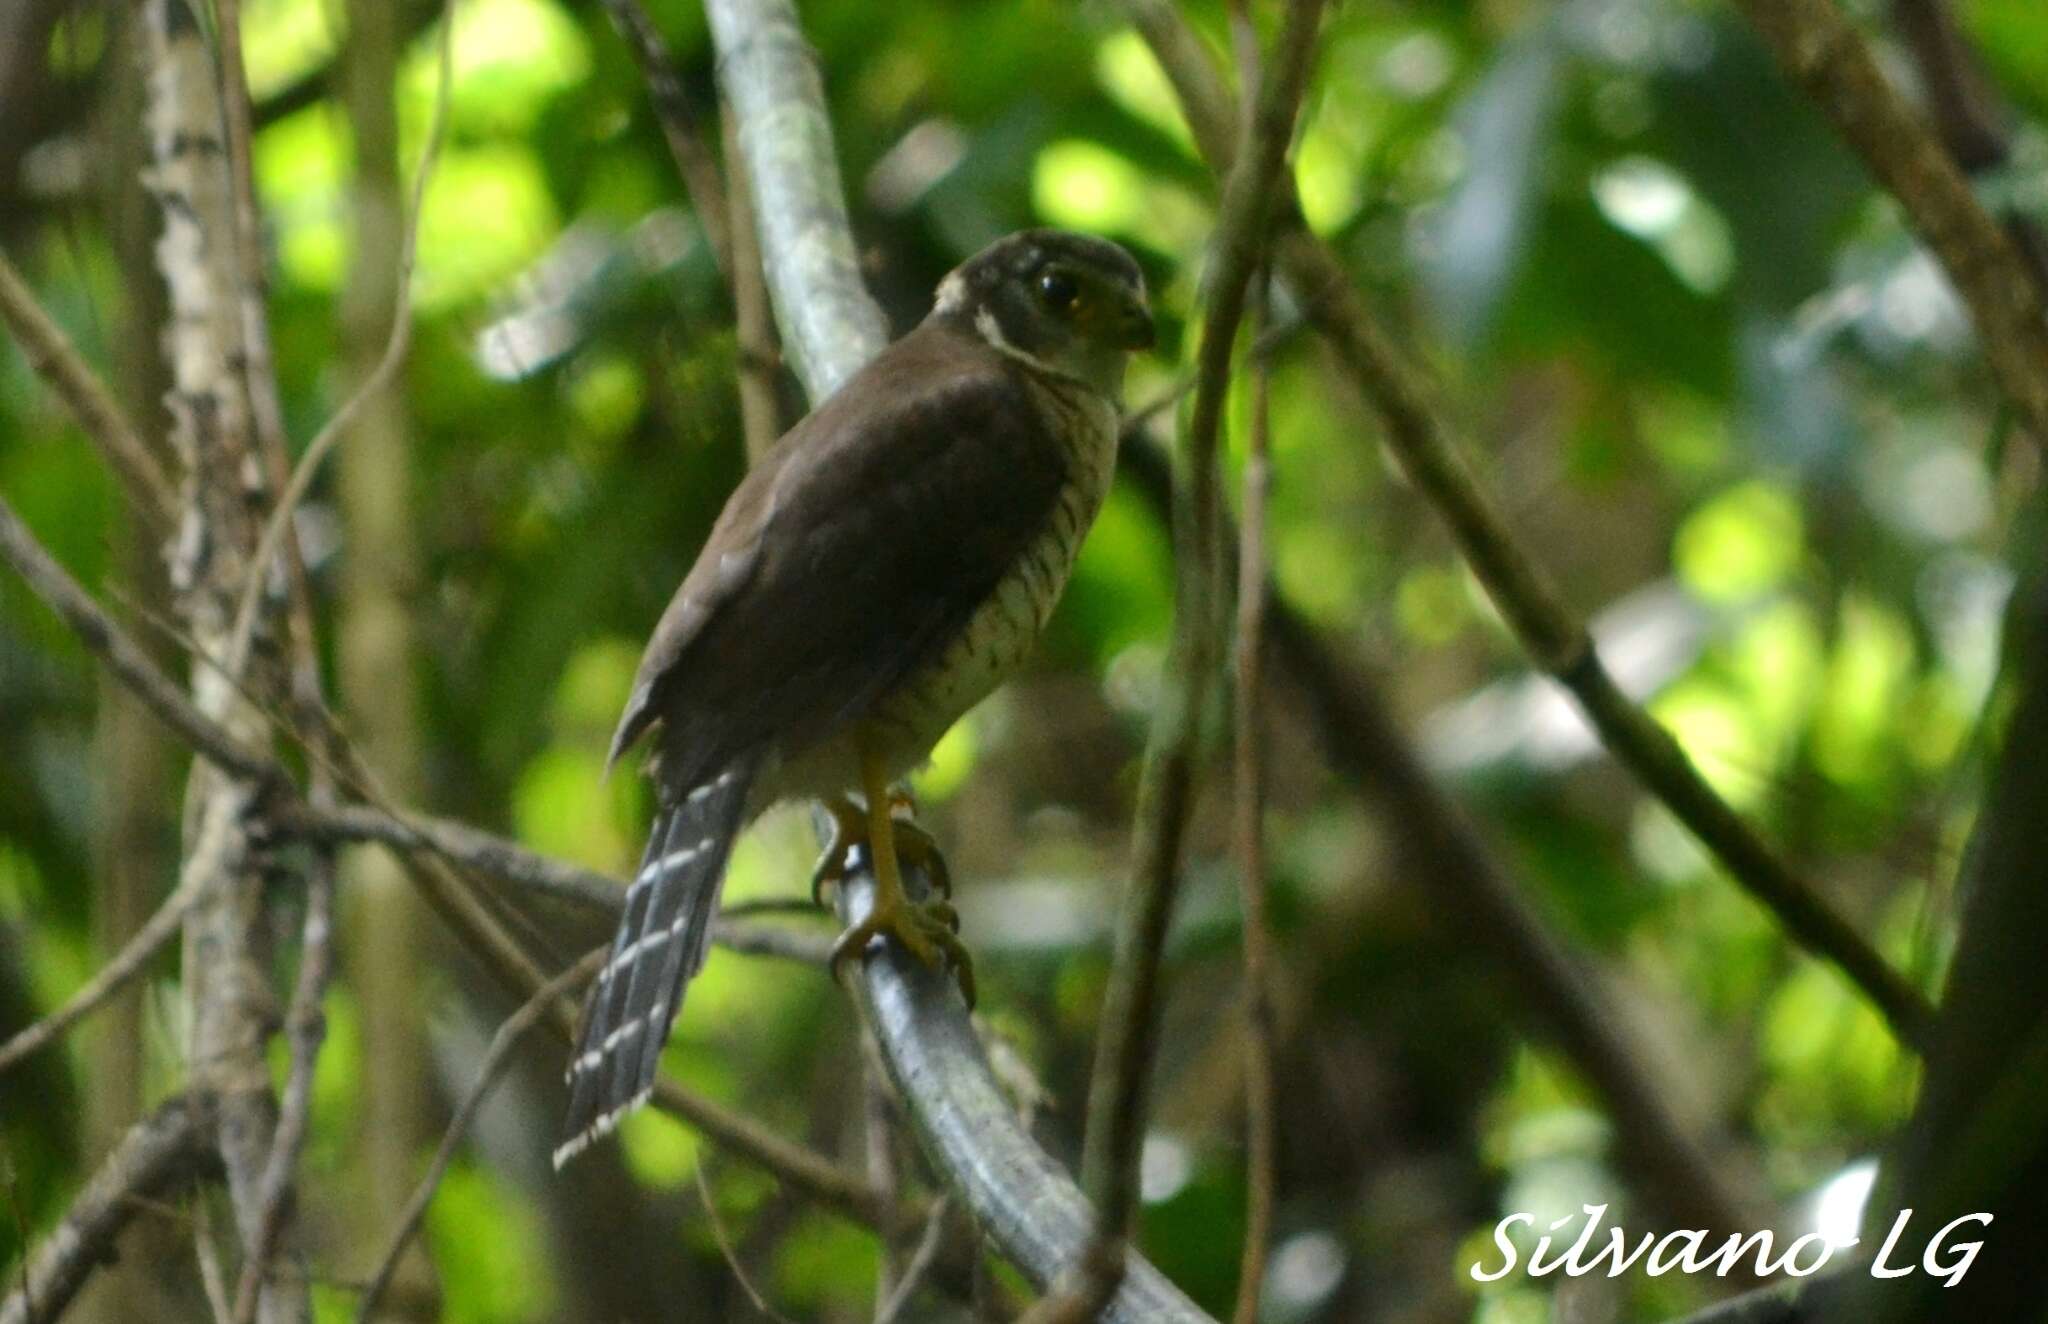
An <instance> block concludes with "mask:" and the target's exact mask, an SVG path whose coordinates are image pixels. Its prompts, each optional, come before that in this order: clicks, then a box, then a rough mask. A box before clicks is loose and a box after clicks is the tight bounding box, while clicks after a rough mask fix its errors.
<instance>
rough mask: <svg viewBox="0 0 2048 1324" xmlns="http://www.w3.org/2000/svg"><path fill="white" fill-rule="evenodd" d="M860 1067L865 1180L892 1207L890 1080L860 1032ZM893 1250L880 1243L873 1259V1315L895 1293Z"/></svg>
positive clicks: (897, 1187)
mask: <svg viewBox="0 0 2048 1324" xmlns="http://www.w3.org/2000/svg"><path fill="white" fill-rule="evenodd" d="M861 1037H862V1040H863V1042H862V1045H861V1048H862V1052H861V1067H860V1096H861V1144H862V1147H863V1148H864V1149H865V1151H866V1158H867V1173H868V1180H869V1181H871V1182H873V1183H874V1186H875V1189H876V1190H878V1191H880V1192H882V1194H883V1195H884V1196H886V1197H887V1198H888V1199H889V1200H890V1201H891V1202H892V1203H893V1202H894V1201H895V1200H896V1198H897V1196H898V1194H899V1193H900V1191H901V1190H902V1180H901V1174H899V1173H898V1172H897V1170H896V1129H895V1127H894V1126H893V1125H892V1124H891V1119H890V1116H889V1111H890V1110H889V1077H888V1071H887V1069H886V1068H884V1067H883V1066H882V1064H881V1061H880V1054H879V1053H878V1051H877V1050H875V1049H874V1047H873V1045H872V1044H871V1043H869V1042H867V1040H868V1036H867V1034H866V1032H865V1029H863V1032H862V1036H861ZM895 1276H896V1247H895V1246H893V1245H892V1244H891V1243H890V1241H889V1239H888V1238H887V1237H884V1238H883V1239H882V1244H881V1246H880V1248H879V1253H878V1254H877V1255H876V1256H875V1312H876V1314H877V1316H879V1315H880V1313H881V1309H882V1306H883V1304H884V1303H885V1302H887V1301H888V1299H889V1297H890V1296H891V1295H892V1294H893V1293H894V1291H895Z"/></svg>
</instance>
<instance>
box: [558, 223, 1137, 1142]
mask: <svg viewBox="0 0 2048 1324" xmlns="http://www.w3.org/2000/svg"><path fill="white" fill-rule="evenodd" d="M1152 337H1153V328H1152V316H1151V312H1150V309H1149V308H1148V306H1147V304H1146V299H1145V282H1144V276H1143V274H1142V273H1141V272H1140V271H1139V269H1138V264H1137V263H1136V262H1135V261H1133V260H1132V258H1131V256H1130V254H1128V253H1126V252H1125V251H1124V250H1123V249H1122V248H1119V247H1118V246H1117V245H1115V244H1112V243H1108V242H1106V241H1104V240H1101V239H1094V238H1090V237H1087V236H1084V235H1076V234H1068V233H1064V232H1061V231H1055V230H1028V231H1024V232H1022V233H1019V234H1014V235H1011V236H1009V237H1008V238H1006V239H1001V240H998V241H997V242H995V243H994V244H991V245H990V246H989V247H987V248H985V249H983V250H982V251H981V252H980V253H977V254H976V255H975V256H974V257H972V258H970V259H968V260H967V261H966V262H965V263H963V264H961V265H960V266H959V267H958V268H957V269H955V270H954V271H953V272H952V274H950V275H948V276H947V277H946V278H945V280H944V281H942V282H941V283H940V285H939V288H938V293H937V296H936V299H935V301H934V303H933V307H932V310H931V313H930V315H929V316H927V317H926V318H925V319H924V321H923V322H922V323H920V324H919V325H918V327H917V328H916V329H915V330H913V331H912V332H910V334H909V335H906V336H905V337H903V338H902V339H901V340H899V341H897V342H896V343H894V344H893V345H891V346H889V347H888V348H887V349H886V350H884V351H882V353H881V354H879V355H878V356H876V358H875V359H874V360H873V361H872V362H870V363H869V364H868V365H867V366H866V367H865V368H863V369H862V370H861V371H860V372H859V373H858V374H856V375H855V376H854V377H853V378H852V379H851V380H850V381H848V382H847V383H846V384H845V385H844V386H843V387H842V388H841V389H840V390H839V391H837V392H836V393H834V394H833V395H832V396H831V397H830V398H829V399H827V400H826V401H825V402H824V403H823V404H821V405H820V406H819V407H818V408H817V410H816V411H815V412H813V413H812V414H811V415H810V416H809V417H808V418H806V419H804V420H803V421H802V422H801V423H799V424H797V425H796V426H795V427H794V428H792V429H790V431H789V432H788V433H787V434H785V435H784V436H783V437H782V439H781V440H780V441H778V442H777V443H776V444H775V445H774V446H773V447H772V448H770V450H769V451H768V452H767V454H766V455H764V456H763V457H762V459H761V461H760V463H759V464H757V465H755V466H754V468H753V469H752V470H751V471H750V472H749V473H748V474H747V476H746V478H745V480H744V481H743V482H741V483H740V485H739V487H738V488H737V489H736V490H735V491H734V492H733V494H732V497H731V499H730V500H728V501H727V502H726V504H725V509H724V511H723V512H722V513H721V514H720V515H719V517H718V521H717V523H716V524H715V525H714V526H713V527H712V531H711V536H710V538H709V539H708V540H707V541H706V542H705V544H704V548H703V550H702V551H701V552H699V553H698V555H697V561H696V564H695V565H694V566H692V567H691V569H690V573H689V575H688V576H687V577H686V578H685V579H684V580H683V585H682V587H681V588H680V589H678V590H677V591H676V595H675V597H674V599H673V600H672V601H671V602H670V603H669V605H668V610H667V611H665V612H664V613H663V614H662V618H661V622H660V624H659V625H657V626H656V627H655V631H654V637H653V638H652V639H651V640H650V641H649V642H648V645H647V652H646V655H645V656H644V657H643V658H642V659H641V662H640V671H639V674H638V676H636V677H635V679H634V683H633V690H632V694H631V696H630V697H629V698H628V700H627V702H626V710H625V715H624V716H623V717H622V718H621V719H620V721H619V728H618V733H617V735H616V736H615V737H614V738H613V740H612V749H611V760H612V761H613V762H616V761H617V759H618V758H619V756H620V755H621V754H622V753H624V752H625V750H626V749H627V748H629V747H630V746H632V745H633V744H634V743H635V742H636V741H637V740H639V739H640V737H641V736H643V735H645V734H647V733H648V732H649V731H653V732H654V733H655V735H654V755H653V758H652V759H651V760H650V764H649V773H650V776H652V778H653V780H654V784H655V787H656V800H657V810H656V813H655V817H654V824H653V828H652V831H651V833H650V835H649V837H648V841H647V852H646V855H645V857H644V858H643V859H642V861H641V865H640V872H639V874H638V875H637V876H636V877H635V878H634V880H633V883H632V885H631V886H630V887H629V888H627V890H626V899H625V916H624V918H623V919H622V920H621V921H620V923H619V929H618V934H617V936H616V937H615V938H614V939H613V941H612V949H611V956H610V959H609V960H608V961H607V962H606V964H605V967H604V969H603V971H602V972H601V973H600V974H599V975H598V977H597V980H596V982H595V984H594V985H593V986H592V988H591V991H590V998H589V1001H588V1003H587V1004H586V1007H585V1010H584V1015H583V1024H582V1030H581V1033H580V1035H579V1042H578V1045H577V1049H576V1055H575V1057H574V1058H572V1059H571V1061H570V1065H569V1072H568V1079H569V1111H568V1119H567V1124H566V1127H565V1138H564V1140H563V1142H562V1144H561V1146H560V1147H559V1148H558V1149H557V1150H556V1151H555V1156H554V1157H555V1164H556V1166H557V1167H559V1166H560V1165H561V1164H562V1163H563V1162H565V1161H566V1160H568V1159H569V1158H571V1157H572V1156H574V1155H575V1154H576V1153H577V1152H578V1151H579V1150H581V1149H582V1148H583V1147H584V1146H585V1145H587V1144H589V1143H590V1142H591V1141H592V1140H593V1139H595V1138H596V1137H598V1136H601V1135H603V1134H605V1133H606V1132H607V1131H610V1130H611V1129H612V1128H613V1127H615V1126H616V1125H617V1124H618V1122H619V1119H620V1118H621V1117H623V1116H625V1115H626V1114H627V1113H629V1112H631V1111H632V1110H633V1109H634V1108H636V1107H638V1106H639V1105H640V1104H641V1103H643V1102H645V1100H646V1099H647V1096H648V1094H649V1092H650V1091H651V1089H652V1087H653V1084H654V1076H655V1070H656V1066H657V1064H658V1062H659V1059H660V1056H661V1050H662V1047H663V1045H664V1044H665V1043H666V1042H667V1040H668V1032H669V1027H670V1025H671V1024H672V1023H673V1022H674V1020H675V1015H676V1011H677V1008H678V1005H679V1004H680V1002H681V1000H682V993H683V986H684V984H685V982H686V981H687V980H688V979H689V978H690V976H692V975H694V974H695V973H696V972H697V970H698V969H699V968H700V967H701V966H702V965H703V964H704V957H705V951H706V948H707V946H708V944H709V939H710V931H711V921H712V917H713V915H714V914H715V913H716V911H717V908H718V893H719V884H720V882H721V880H722V879H723V877H724V873H725V864H726V857H727V855H728V854H729V853H730V851H731V848H732V843H733V839H734V837H736V836H737V835H738V834H739V832H740V830H741V829H742V828H743V827H745V825H746V824H747V823H748V822H750V821H751V820H752V819H753V818H754V817H755V816H756V815H758V814H759V813H761V812H762V811H763V810H765V809H767V808H768V807H769V806H771V805H774V804H777V803H779V802H782V801H786V800H792V799H803V798H815V799H818V800H821V801H822V802H823V803H824V804H825V805H826V807H827V808H828V809H830V810H831V813H832V817H833V819H834V821H835V823H836V824H837V827H838V831H837V833H836V834H835V838H834V841H833V843H832V844H831V845H830V846H828V847H827V848H826V854H825V858H824V859H822V860H821V861H820V862H819V873H818V876H817V879H815V880H814V882H817V881H822V880H828V879H831V878H834V877H837V876H838V875H840V874H842V873H843V872H844V870H845V868H846V867H847V855H848V853H849V852H850V851H852V850H853V849H855V848H856V847H860V848H863V849H866V850H869V851H871V852H872V857H873V863H874V873H875V879H876V892H875V903H874V908H873V910H872V911H871V913H870V914H869V916H868V918H867V919H865V920H864V921H863V922H861V923H860V924H858V925H855V926H854V927H853V928H851V929H849V930H847V932H846V933H845V934H843V935H842V936H841V937H840V939H839V942H838V944H837V945H836V946H835V947H834V949H833V963H834V965H835V966H837V964H838V963H839V961H840V959H841V958H842V957H847V956H853V955H858V954H861V953H864V952H866V951H867V950H868V947H869V944H870V942H871V940H873V939H875V938H877V937H880V936H883V935H886V936H888V937H891V938H894V939H895V940H896V941H898V942H900V943H901V944H903V946H904V947H905V948H907V949H908V950H909V951H911V952H912V953H914V954H915V955H916V956H918V957H919V958H920V959H922V960H923V961H925V962H926V963H927V964H936V963H938V962H939V961H941V960H950V961H952V962H953V964H954V966H955V969H956V971H957V972H958V973H959V974H960V976H961V982H962V987H963V990H964V991H967V992H968V993H969V994H970V996H971V993H972V984H971V982H970V977H969V974H968V966H967V958H966V952H965V950H964V949H963V948H962V947H961V945H960V943H959V940H958V939H957V938H956V937H955V936H954V928H955V927H956V925H957V920H956V919H955V917H954V915H953V912H952V909H951V907H950V906H948V905H946V904H945V902H944V901H942V900H933V901H927V902H913V901H912V900H911V899H910V898H909V897H908V896H907V895H906V894H905V892H904V890H903V883H902V878H901V874H900V872H899V869H900V865H899V853H900V854H902V855H905V856H912V855H914V856H916V857H917V858H919V859H920V860H921V861H922V862H925V863H935V862H936V854H935V851H934V848H933V846H932V843H931V840H930V838H929V837H927V836H925V835H924V834H923V833H922V832H921V831H919V830H917V829H916V828H914V827H912V826H911V825H910V824H908V823H905V822H902V821H900V820H898V819H897V818H896V817H895V815H894V814H893V812H892V806H891V794H892V793H891V790H890V787H891V785H892V783H894V782H895V781H896V780H897V779H898V778H900V777H902V776H903V775H905V774H906V773H908V772H909V771H911V770H912V769H913V768H915V767H917V766H918V765H919V764H921V763H923V762H924V760H925V759H926V758H927V757H929V755H930V753H931V749H932V746H933V745H934V744H936V743H937V741H938V739H939V737H940V736H942V735H944V734H945V732H946V729H947V728H948V727H950V726H951V725H952V724H953V723H954V721H955V720H957V719H958V718H959V717H960V716H961V715H962V714H963V713H965V712H966V711H967V710H968V709H969V708H971V707H973V706H974V705H975V704H976V703H977V702H979V701H980V700H981V699H982V698H983V697H984V696H986V695H987V694H988V693H989V692H990V691H991V690H993V689H995V688H996V686H997V685H999V684H1001V683H1002V681H1003V680H1004V679H1005V678H1006V677H1008V676H1009V675H1011V674H1012V673H1013V672H1015V671H1016V670H1017V667H1018V665H1019V664H1020V663H1021V662H1022V661H1023V660H1024V657H1025V655H1026V654H1027V653H1028V652H1029V650H1030V648H1031V646H1032V643H1033V642H1034V640H1035V639H1036V638H1037V636H1038V633H1039V631H1040V629H1041V628H1042V627H1043V626H1044V624H1045V621H1046V618H1047V617H1048V616H1050V615H1051V614H1052V609H1053V604H1054V603H1055V602H1056V601H1057V600H1058V599H1059V595H1060V591H1061V589H1062V588H1064V587H1065V584H1066V580H1067V574H1068V571H1069V570H1070V569H1071V568H1072V567H1073V564H1074V557H1075V554H1076V553H1077V552H1078V551H1079V550H1080V546H1081V539H1082V536H1083V535H1084V534H1085V533H1086V532H1087V530H1088V526H1089V524H1090V523H1091V522H1093V520H1094V518H1095V513H1096V511H1097V510H1098V509H1099V508H1100V506H1101V504H1102V499H1103V495H1104V493H1105V492H1106V491H1107V490H1108V488H1109V480H1110V474H1111V470H1112V469H1113V468H1114V466H1115V460H1116V437H1117V415H1118V404H1119V398H1120V396H1121V395H1122V390H1123V376H1124V366H1125V363H1126V361H1127V359H1128V358H1129V355H1130V353H1131V352H1132V351H1134V350H1139V349H1145V348H1149V347H1150V346H1151V344H1152ZM856 797H857V799H856Z"/></svg>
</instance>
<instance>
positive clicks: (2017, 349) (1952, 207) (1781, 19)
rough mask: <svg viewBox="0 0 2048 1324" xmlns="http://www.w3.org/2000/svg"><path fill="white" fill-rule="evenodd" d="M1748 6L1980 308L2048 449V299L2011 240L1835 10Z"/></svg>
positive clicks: (1996, 369) (2000, 368) (2017, 400)
mask: <svg viewBox="0 0 2048 1324" xmlns="http://www.w3.org/2000/svg"><path fill="white" fill-rule="evenodd" d="M1739 3H1740V5H1741V8H1742V11H1743V12H1744V13H1745V14H1747V15H1749V21H1750V23H1751V24H1752V25H1754V26H1755V28H1756V30H1757V31H1758V32H1759V33H1761V34H1762V35H1763V38H1764V41H1765V43H1766V44H1768V45H1769V46H1770V48H1771V52H1772V53H1773V54H1774V55H1776V56H1777V57H1778V63H1779V64H1781V65H1783V66H1784V68H1785V72H1786V74H1787V75H1789V76H1790V77H1791V79H1792V80H1793V81H1794V82H1795V83H1797V84H1799V86H1800V87H1801V88H1803V89H1804V90H1805V92H1806V94H1807V96H1808V97H1809V98H1810V99H1811V100H1812V101H1813V104H1814V106H1815V108H1817V109H1818V110H1819V111H1820V113H1821V114H1822V115H1823V116H1825V117H1826V118H1827V121H1828V123H1829V124H1831V125H1833V126H1834V130H1835V132H1836V133H1838V134H1840V135H1841V137H1842V139H1843V141H1845V142H1847V143H1848V144H1849V146H1850V147H1851V148H1853V149H1854V150H1855V152H1856V154H1857V155H1858V156H1860V157H1862V158H1863V163H1864V164H1865V165H1866V166H1868V167H1869V168H1870V173H1871V174H1872V175H1874V176H1876V178H1877V182H1878V183H1879V184H1881V185H1883V186H1884V188H1885V190H1886V191H1887V192H1889V193H1890V194H1891V195H1892V196H1893V197H1894V198H1897V199H1898V201H1899V205H1900V206H1901V207H1903V208H1904V209H1905V213H1906V218H1907V220H1908V221H1910V222H1911V223H1912V226H1913V228H1914V229H1915V230H1916V231H1918V232H1919V234H1920V237H1921V239H1922V240H1924V241H1925V242H1926V244H1927V247H1928V248H1929V249H1930V250H1932V251H1933V253H1934V256H1935V257H1936V258H1938V259H1939V260H1940V262H1941V265H1942V267H1943V268H1944V269H1945V270H1946V271H1947V272H1948V278H1949V280H1950V282H1951V283H1953V284H1954V286H1955V289H1956V293H1957V294H1958V295H1960V296H1961V297H1962V300H1963V303H1964V304H1965V305H1966V306H1967V307H1968V308H1969V310H1970V316H1971V319H1972V320H1973V321H1975V322H1976V324H1977V343H1978V344H1979V345H1980V346H1982V347H1983V351H1984V357H1985V360H1986V361H1987V362H1988V363H1989V364H1990V366H1991V373H1992V375H1993V376H1994V377H1996V378H1997V379H1998V385H1999V388H2000V389H2001V390H2002V391H2004V392H2005V395H2006V398H2007V399H2009V400H2010V401H2012V404H2013V407H2014V408H2015V409H2017V410H2018V411H2019V416H2020V418H2021V420H2022V421H2023V422H2024V423H2025V424H2026V426H2027V429H2028V430H2029V431H2030V432H2032V433H2033V434H2034V439H2035V441H2037V442H2038V443H2040V444H2041V445H2044V446H2048V306H2044V303H2043V300H2044V297H2048V296H2044V291H2043V290H2042V287H2041V286H2040V284H2039V283H2037V282H2036V281H2035V280H2034V276H2033V272H2031V271H2030V270H2029V269H2028V267H2027V264H2026V260H2025V259H2024V257H2023V256H2022V255H2021V253H2020V251H2019V249H2018V247H2017V246H2015V244H2014V243H2013V241H2012V237H2011V236H2010V235H2008V234H2007V233H2006V232H2005V231H2004V230H2002V229H2001V228H1999V225H1998V223H1997V222H1996V221H1994V220H1992V219H1991V216H1990V214H1989V213H1988V212H1986V211H1985V210H1984V207H1983V205H1982V204H1980V203H1979V202H1978V201H1977V195H1976V194H1974V193H1972V192H1971V191H1970V181H1969V180H1967V179H1965V178H1964V177H1963V173H1962V171H1961V170H1960V169H1958V168H1957V165H1956V162H1955V160H1954V159H1952V158H1951V157H1950V155H1949V153H1948V150H1947V149H1946V148H1945V147H1943V145H1942V142H1941V140H1940V139H1939V138H1938V137H1936V136H1935V133H1934V131H1933V130H1932V129H1930V128H1929V127H1928V125H1927V122H1926V121H1925V120H1924V119H1922V118H1921V117H1920V115H1919V114H1918V113H1916V112H1915V111H1914V110H1913V108H1912V107H1911V106H1909V105H1907V104H1906V101H1905V98H1903V97H1901V96H1900V95H1899V93H1898V91H1897V90H1896V89H1894V88H1893V87H1892V85H1891V83H1890V82H1889V81H1887V80H1886V78H1885V76H1884V71H1883V70H1882V69H1880V68H1879V67H1878V63H1877V57H1876V56H1875V55H1874V54H1873V53H1872V51H1871V49H1870V43H1868V42H1867V41H1865V40H1864V39H1863V37H1862V35H1861V34H1860V33H1858V32H1857V31H1856V28H1855V26H1854V25H1853V24H1852V23H1851V22H1850V21H1849V19H1848V17H1847V16H1846V15H1844V14H1843V13H1842V11H1841V10H1840V9H1839V8H1837V7H1836V5H1835V4H1834V0H1739Z"/></svg>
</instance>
